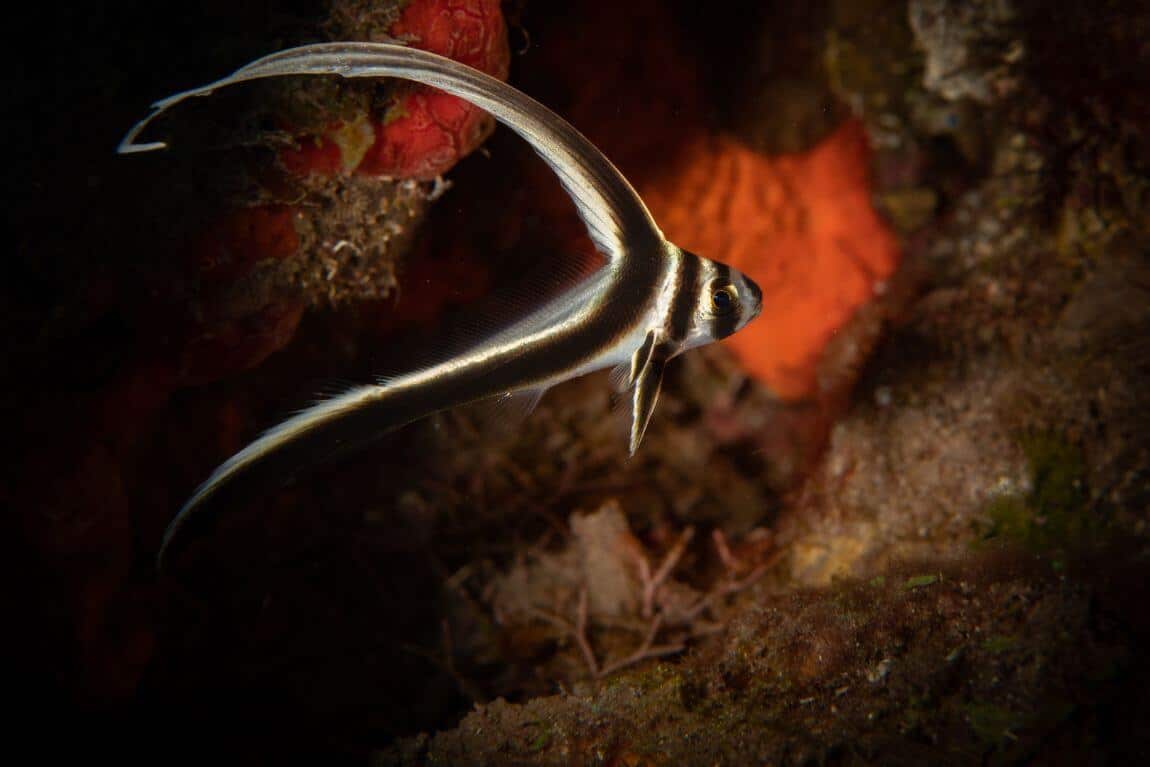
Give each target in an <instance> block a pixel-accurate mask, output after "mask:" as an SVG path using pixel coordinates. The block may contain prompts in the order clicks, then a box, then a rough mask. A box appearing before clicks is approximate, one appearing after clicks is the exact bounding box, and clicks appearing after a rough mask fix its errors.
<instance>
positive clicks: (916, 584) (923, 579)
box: [903, 575, 942, 591]
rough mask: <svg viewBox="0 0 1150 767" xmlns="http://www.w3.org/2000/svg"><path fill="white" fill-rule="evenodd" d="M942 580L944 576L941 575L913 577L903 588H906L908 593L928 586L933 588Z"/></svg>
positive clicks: (907, 580) (908, 579)
mask: <svg viewBox="0 0 1150 767" xmlns="http://www.w3.org/2000/svg"><path fill="white" fill-rule="evenodd" d="M941 580H942V576H940V575H913V576H911V577H910V578H907V579H906V583H904V584H903V588H905V589H906V590H907V591H910V590H912V589H921V588H924V587H926V586H933V585H934V584H936V583H938V582H939V581H941Z"/></svg>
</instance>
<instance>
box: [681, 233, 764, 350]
mask: <svg viewBox="0 0 1150 767" xmlns="http://www.w3.org/2000/svg"><path fill="white" fill-rule="evenodd" d="M684 255H685V256H686V257H688V258H692V257H693V258H697V259H698V260H699V268H698V275H699V277H698V283H697V285H698V287H697V289H696V293H695V302H694V303H695V305H694V309H693V312H692V318H691V328H690V331H689V333H688V337H687V339H686V344H685V346H686V347H694V346H703V345H704V344H708V343H711V342H712V341H719V340H721V339H723V338H726V337H727V336H729V335H731V334H733V333H735V332H737V331H739V330H741V329H742V328H743V327H744V326H746V325H747V323H749V322H750V321H751V320H753V319H755V318H756V317H758V316H759V312H760V311H762V308H763V291H762V290H760V289H759V286H758V285H756V284H755V281H754V280H752V279H751V278H750V277H748V276H747V275H745V274H743V273H742V272H740V271H739V270H738V269H735V268H734V267H731V266H728V265H727V264H722V263H719V262H718V261H712V260H710V259H708V258H702V257H700V256H694V255H693V254H690V253H686V252H684Z"/></svg>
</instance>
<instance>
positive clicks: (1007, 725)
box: [965, 701, 1021, 746]
mask: <svg viewBox="0 0 1150 767" xmlns="http://www.w3.org/2000/svg"><path fill="white" fill-rule="evenodd" d="M965 709H966V716H967V721H969V722H970V727H971V729H972V730H974V734H975V735H977V736H978V739H979V740H981V741H982V742H983V743H985V744H987V745H990V746H993V745H997V744H999V743H1001V742H1002V741H1003V740H1004V739H1006V738H1011V739H1014V738H1015V737H1016V736H1015V735H1014V733H1012V732H1011V730H1012V729H1015V728H1017V727H1018V726H1019V725H1020V724H1021V720H1020V718H1019V717H1018V715H1017V714H1014V713H1013V712H1011V711H1009V710H1008V709H1005V708H1002V707H1001V706H996V705H994V704H993V703H986V702H980V701H974V702H971V703H968V704H966V706H965Z"/></svg>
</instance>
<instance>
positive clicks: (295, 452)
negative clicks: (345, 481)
mask: <svg viewBox="0 0 1150 767" xmlns="http://www.w3.org/2000/svg"><path fill="white" fill-rule="evenodd" d="M396 394H397V393H396V392H394V391H391V390H390V389H389V387H388V386H387V385H386V383H385V382H384V383H381V385H367V386H358V387H355V388H353V389H350V390H348V391H346V392H344V393H342V394H339V395H337V396H334V397H330V398H327V399H324V400H322V401H320V402H318V403H316V404H315V405H313V406H312V407H309V408H307V409H306V410H303V411H301V412H299V413H297V414H296V415H295V416H293V417H291V418H289V419H288V420H286V421H284V422H283V423H281V424H279V425H278V426H276V427H274V428H272V429H270V430H268V431H267V432H265V433H264V434H263V435H262V436H261V437H260V438H259V439H257V440H255V441H254V442H252V443H251V444H250V445H248V446H247V447H245V448H244V449H243V450H241V451H240V452H238V453H236V454H235V455H234V456H232V457H231V458H229V459H228V460H227V461H226V462H225V463H223V464H222V465H221V466H220V467H219V468H217V469H216V470H215V471H214V472H213V473H212V475H211V476H210V477H208V478H207V480H205V481H204V483H203V484H201V485H200V486H199V487H198V488H197V489H196V492H195V493H194V494H193V495H192V497H191V498H190V499H188V501H187V502H186V503H185V504H184V505H183V507H182V508H181V509H180V511H179V513H178V514H177V515H176V517H175V518H174V519H173V520H172V521H171V523H170V524H169V525H168V528H167V530H166V531H165V532H164V539H163V542H162V544H161V545H160V551H159V554H158V557H157V564H158V565H160V566H162V565H163V563H164V561H165V560H166V559H167V558H169V557H170V556H171V554H172V549H173V543H174V542H175V541H176V540H177V538H184V537H186V535H187V534H188V532H189V530H190V528H192V527H197V526H199V525H201V524H206V523H208V522H209V521H210V519H211V518H213V517H214V515H213V514H210V513H208V512H209V511H210V510H211V509H212V508H215V509H217V510H218V509H220V508H222V507H223V506H225V505H227V503H228V502H229V501H233V500H238V499H240V498H241V497H243V495H244V494H245V493H251V492H252V491H254V490H265V491H266V490H269V489H275V488H278V487H280V486H282V485H284V484H287V483H288V482H289V481H290V480H291V479H292V478H293V476H294V475H295V474H296V473H298V472H299V471H300V470H301V469H304V468H307V467H309V466H312V465H314V464H317V463H321V462H324V461H328V460H330V459H332V458H334V457H335V456H337V455H339V454H341V453H343V452H346V451H348V450H352V449H356V448H359V447H362V446H364V445H365V444H366V443H368V442H371V441H372V440H374V439H376V438H378V437H381V436H383V435H384V434H386V433H388V432H390V431H393V430H394V429H397V428H399V427H400V426H403V425H405V424H406V423H410V422H411V421H412V420H415V419H414V418H412V417H409V416H407V415H404V414H403V411H402V408H401V407H399V405H400V404H401V403H399V402H397V401H396V400H397V399H402V397H397V396H396Z"/></svg>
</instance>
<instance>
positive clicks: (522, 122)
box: [118, 42, 762, 566]
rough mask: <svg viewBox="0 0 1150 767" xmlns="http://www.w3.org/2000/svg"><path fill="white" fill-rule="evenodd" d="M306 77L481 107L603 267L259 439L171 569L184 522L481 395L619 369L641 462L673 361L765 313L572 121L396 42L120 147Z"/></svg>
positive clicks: (342, 49)
mask: <svg viewBox="0 0 1150 767" xmlns="http://www.w3.org/2000/svg"><path fill="white" fill-rule="evenodd" d="M297 75H313V76H323V75H327V76H331V75H336V76H340V77H345V78H364V77H367V78H382V77H391V78H400V79H404V80H410V81H413V82H416V83H421V84H424V85H428V86H432V87H434V88H437V89H439V90H442V91H445V92H447V93H449V94H452V95H455V96H458V97H460V98H463V99H465V100H467V101H469V102H471V103H472V104H474V105H476V106H478V107H479V108H481V109H483V110H485V111H487V112H488V113H490V114H491V115H492V116H493V117H494V118H495V119H496V120H498V121H499V122H501V123H503V124H504V125H506V126H507V127H509V128H510V129H511V130H512V131H514V132H515V133H517V134H518V135H519V136H521V137H522V138H523V139H525V140H526V141H527V143H528V144H529V145H530V146H531V147H532V149H534V151H535V152H536V153H537V154H538V155H539V156H540V157H541V158H542V159H543V161H544V162H545V163H546V164H547V165H548V166H549V167H550V169H551V170H552V171H553V172H554V173H555V174H556V175H557V176H558V178H559V181H560V183H561V184H562V186H563V188H564V190H565V191H566V192H567V194H568V195H569V196H570V198H571V199H572V201H573V202H574V204H575V208H576V210H577V212H578V214H579V217H580V219H581V220H582V222H583V224H584V225H585V226H586V228H587V231H588V234H589V235H590V237H591V240H592V242H593V243H594V245H595V248H596V250H597V251H598V252H599V253H600V254H602V256H603V259H604V262H603V264H602V265H601V266H600V267H599V268H597V269H596V270H595V271H594V272H592V273H591V274H590V275H587V276H585V277H583V278H582V279H580V280H578V281H577V282H576V283H575V284H573V285H571V286H570V287H568V288H567V289H566V290H564V291H562V292H560V293H559V294H557V295H555V296H553V297H551V298H549V299H547V300H545V301H543V302H542V304H541V305H540V306H538V307H535V308H534V309H531V310H529V311H527V312H525V313H524V316H522V317H521V318H519V319H516V320H514V321H513V322H511V323H510V324H508V325H507V326H506V327H503V328H500V329H496V330H492V331H490V332H487V333H485V334H482V335H481V336H480V337H478V338H476V339H474V340H473V341H472V342H471V343H470V344H468V345H467V346H466V347H465V348H462V349H459V350H455V351H453V352H452V353H450V354H445V355H443V356H442V357H441V358H439V359H433V360H432V361H430V362H428V363H427V364H425V365H422V366H419V367H416V368H415V369H412V370H408V371H405V372H402V373H399V374H396V375H390V376H387V377H380V378H378V379H376V380H375V381H373V382H371V383H365V384H362V385H358V386H354V387H352V388H350V389H348V390H346V391H343V392H342V393H340V394H337V395H335V396H331V397H328V398H325V399H322V400H320V401H318V402H316V403H315V404H314V405H312V406H311V407H308V408H306V409H304V410H302V411H300V412H299V413H297V414H296V415H294V416H292V417H291V418H288V419H287V420H286V421H284V422H283V423H281V424H279V425H278V426H275V427H273V428H271V429H270V430H268V431H266V432H264V433H263V434H262V435H261V436H260V437H258V438H257V439H256V440H255V441H253V442H252V443H251V444H249V445H248V446H247V447H245V448H243V449H242V450H240V451H239V452H238V453H236V454H235V455H233V456H232V457H231V458H229V459H228V460H226V461H225V462H224V463H223V464H222V465H220V466H219V467H218V468H217V469H216V470H215V471H214V472H213V473H212V474H211V475H210V476H209V477H208V478H207V479H206V480H205V481H204V482H203V483H202V484H201V485H200V486H199V487H198V488H197V489H196V490H195V492H194V493H193V494H192V496H191V497H190V498H189V499H188V500H187V502H185V503H184V505H183V507H182V508H181V509H180V510H179V512H178V513H177V514H176V516H175V518H174V519H173V520H172V521H171V523H170V524H169V525H168V528H167V530H166V531H165V533H164V536H163V540H162V542H161V544H160V549H159V554H158V562H159V563H160V564H161V566H162V563H163V562H164V560H165V558H166V556H167V554H168V552H169V550H170V549H171V547H172V545H173V542H174V541H175V540H176V539H177V537H179V536H180V534H181V532H182V531H184V530H185V528H186V527H187V526H188V521H189V520H191V519H193V518H196V517H199V516H202V515H204V514H205V513H206V512H205V511H204V510H205V509H206V508H207V507H209V506H210V505H217V506H219V505H221V504H222V503H223V499H224V497H225V496H228V495H231V494H233V493H235V492H239V491H240V490H242V488H243V487H244V486H250V485H251V484H253V483H257V484H258V483H268V482H272V483H277V484H282V482H283V480H284V478H286V477H290V476H292V475H293V474H294V473H295V472H297V471H300V470H302V469H304V468H306V467H308V466H310V465H314V464H315V463H318V462H320V461H322V460H325V459H326V457H327V456H330V455H333V454H341V453H343V452H346V451H348V450H353V449H357V448H359V447H361V446H363V445H365V444H367V443H369V442H371V441H372V440H373V439H375V438H378V437H380V436H382V435H383V434H386V433H388V432H391V431H393V430H395V429H398V428H400V427H402V426H404V425H407V424H409V423H412V422H414V421H417V420H420V419H422V418H424V417H427V416H429V415H432V414H434V413H437V412H440V411H443V410H447V409H450V408H454V407H458V406H462V405H466V404H470V403H473V402H477V401H480V400H496V401H501V402H505V403H514V404H515V405H516V406H517V407H518V409H519V410H520V411H521V412H524V413H527V412H530V410H531V409H532V408H533V407H534V405H535V404H536V403H538V401H539V399H540V397H542V396H543V394H544V392H546V391H547V390H548V389H550V388H551V387H553V386H556V385H557V384H560V383H563V382H564V381H568V380H571V379H573V378H577V377H579V376H583V375H586V374H588V373H591V372H594V371H597V370H603V369H607V368H610V369H611V374H610V381H611V384H612V385H613V386H614V387H615V389H616V390H617V393H618V395H619V396H621V397H622V398H623V401H624V402H626V403H627V404H628V405H629V407H630V411H631V412H630V416H631V417H630V435H629V445H628V450H629V454H630V455H632V456H633V455H634V454H635V452H636V451H637V450H638V449H639V445H640V443H641V442H642V440H643V436H644V434H645V432H646V431H647V427H648V424H649V423H650V421H651V416H652V413H653V412H654V410H655V404H656V402H657V400H658V397H659V390H660V387H661V384H662V381H663V374H664V371H665V369H666V366H667V363H668V362H669V361H670V360H671V359H673V358H674V357H676V356H678V355H680V354H682V353H683V352H685V351H687V350H690V349H693V348H697V347H700V346H703V345H705V344H709V343H712V342H714V341H718V340H720V339H722V338H726V337H727V336H730V335H731V334H732V333H735V332H737V331H738V330H740V329H741V328H743V327H744V326H745V325H747V323H749V322H751V321H752V320H753V319H754V318H755V317H757V316H758V314H759V312H760V310H761V308H762V292H761V291H760V289H759V287H758V286H757V285H756V284H755V283H754V281H752V280H751V279H749V278H748V277H747V276H746V275H744V274H742V273H741V272H739V271H738V270H736V269H734V268H732V267H730V266H728V265H726V264H722V263H719V262H717V261H713V260H710V259H708V258H705V257H702V256H699V255H696V254H694V253H691V252H689V251H687V250H684V249H683V248H680V247H678V246H676V245H674V244H673V243H671V242H669V241H668V240H667V239H666V238H665V237H664V236H663V233H662V231H660V229H659V228H658V226H657V225H656V224H655V221H654V219H653V217H652V215H651V213H650V211H648V210H647V207H646V206H645V205H644V203H643V201H642V200H641V199H640V197H639V195H638V193H637V192H636V191H635V189H634V188H633V187H632V186H631V184H630V183H629V182H628V181H627V179H626V178H625V177H624V176H623V174H622V173H620V172H619V170H618V169H617V168H616V167H615V166H614V165H613V164H612V163H611V162H610V160H608V159H607V158H606V156H604V155H603V153H602V152H600V151H599V149H598V148H596V147H595V145H594V144H593V143H591V142H590V141H589V140H588V139H587V138H585V137H584V136H583V135H582V134H581V133H579V131H577V130H576V129H575V128H574V127H573V126H571V125H570V124H569V123H568V122H567V121H565V120H564V119H563V118H561V117H559V116H558V115H557V114H555V113H554V112H552V111H551V110H550V109H548V108H547V107H545V106H543V105H542V104H540V103H539V102H537V101H536V100H534V99H533V98H531V97H530V96H528V95H526V94H525V93H523V92H521V91H519V90H517V89H516V88H514V87H513V86H511V85H509V84H507V83H505V82H503V81H501V80H498V79H496V78H493V77H491V76H489V75H487V74H485V73H483V72H480V71H478V70H475V69H473V68H471V67H468V66H466V65H464V64H461V63H459V62H456V61H453V60H451V59H448V58H445V57H443V56H439V55H437V54H434V53H429V52H427V51H422V50H419V49H416V48H412V47H409V46H406V45H404V44H402V43H396V42H372V43H369V42H334V43H316V44H311V45H303V46H299V47H295V48H290V49H287V50H284V51H280V52H278V53H273V54H271V55H268V56H265V57H263V58H260V59H258V60H256V61H253V62H252V63H250V64H248V65H246V66H244V67H241V68H240V69H238V70H236V71H235V72H233V73H232V74H230V75H228V76H226V77H224V78H222V79H219V80H216V81H215V82H212V83H209V84H207V85H204V86H201V87H198V88H193V89H190V90H187V91H183V92H181V93H177V94H175V95H173V96H170V97H168V98H165V99H163V100H161V101H158V102H156V103H155V104H154V105H153V108H152V111H151V113H150V114H149V115H148V116H146V117H145V118H144V119H142V120H141V121H139V122H138V123H136V124H135V125H134V126H133V127H132V129H131V130H130V131H129V132H128V133H127V134H126V135H125V137H124V139H123V140H122V141H121V142H120V145H119V147H118V152H119V153H121V154H132V153H139V152H148V151H153V150H157V149H163V148H165V147H167V144H166V143H165V142H163V141H151V142H142V141H141V140H140V137H141V135H142V134H143V132H144V130H145V129H146V128H147V126H148V125H149V123H150V122H151V121H152V120H154V119H155V118H156V117H157V116H159V115H160V114H162V113H164V112H166V111H167V110H169V109H171V108H172V107H174V106H176V105H177V104H179V103H180V102H182V101H185V100H186V99H189V98H193V97H202V96H207V95H209V94H211V93H212V92H214V91H216V90H218V89H220V88H223V87H226V86H231V85H235V84H238V83H242V82H246V81H251V80H258V79H263V78H271V77H287V76H297Z"/></svg>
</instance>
